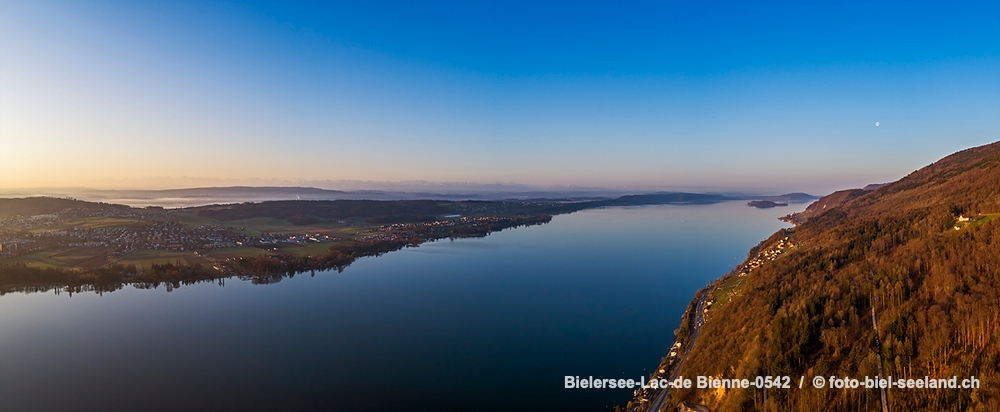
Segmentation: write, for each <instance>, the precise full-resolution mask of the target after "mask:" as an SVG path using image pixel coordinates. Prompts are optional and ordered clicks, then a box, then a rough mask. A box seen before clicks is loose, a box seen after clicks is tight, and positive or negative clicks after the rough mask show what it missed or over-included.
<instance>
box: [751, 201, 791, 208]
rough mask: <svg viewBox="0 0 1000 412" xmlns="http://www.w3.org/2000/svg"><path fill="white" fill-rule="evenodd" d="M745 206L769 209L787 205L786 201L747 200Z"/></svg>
mask: <svg viewBox="0 0 1000 412" xmlns="http://www.w3.org/2000/svg"><path fill="white" fill-rule="evenodd" d="M747 206H753V207H756V208H758V209H770V208H772V207H778V206H788V203H778V202H772V201H770V200H751V201H749V202H747Z"/></svg>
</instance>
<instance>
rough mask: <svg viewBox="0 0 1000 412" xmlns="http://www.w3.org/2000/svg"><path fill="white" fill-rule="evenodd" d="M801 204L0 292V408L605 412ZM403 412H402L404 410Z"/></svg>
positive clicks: (608, 214)
mask: <svg viewBox="0 0 1000 412" xmlns="http://www.w3.org/2000/svg"><path fill="white" fill-rule="evenodd" d="M803 207H804V205H792V206H791V207H784V208H774V209H765V210H761V209H754V208H750V207H747V206H746V205H745V204H744V203H742V202H728V203H721V204H715V205H664V206H644V207H634V208H606V209H596V210H587V211H583V212H577V213H574V214H570V215H559V216H556V217H555V218H554V219H553V220H552V222H551V223H549V224H546V225H542V226H535V227H528V228H519V229H514V230H507V231H503V232H499V233H494V234H492V235H490V236H488V237H486V238H483V239H461V240H456V241H447V240H445V241H438V242H434V243H427V244H424V245H422V246H420V247H418V248H408V249H404V250H402V251H398V252H392V253H389V254H387V255H383V256H381V257H376V258H364V259H361V260H359V261H357V262H355V263H354V264H353V265H351V266H350V267H348V268H347V269H346V270H344V272H343V273H337V272H335V271H334V272H323V273H316V274H315V276H314V277H310V276H309V274H308V273H307V274H300V275H296V276H295V277H294V278H291V279H285V280H283V281H281V282H280V283H277V284H272V285H266V286H261V285H253V284H251V283H249V282H243V281H239V280H236V279H229V280H226V282H225V287H219V286H218V285H216V284H198V285H194V286H184V287H181V288H180V289H175V290H174V291H172V292H170V293H166V292H165V291H164V289H163V288H162V287H161V288H159V289H156V290H137V289H133V288H131V287H126V288H125V289H124V290H121V291H117V292H113V293H106V294H104V295H103V296H99V295H97V294H94V293H82V294H74V295H73V296H72V297H70V296H69V295H68V294H65V293H63V294H60V295H54V294H52V293H48V294H27V295H25V294H9V295H5V296H2V297H0V331H2V333H0V353H3V354H4V356H3V357H0V409H3V410H18V411H22V410H24V411H29V410H105V411H107V410H183V409H190V408H197V409H199V410H225V409H230V410H273V409H288V410H291V409H296V410H297V409H331V408H333V409H337V410H357V409H372V408H375V409H389V408H393V407H397V406H398V407H400V408H401V410H469V409H473V408H475V409H478V410H492V409H497V410H508V409H514V408H519V407H527V406H531V409H535V408H542V407H546V408H552V409H553V410H581V411H584V410H595V411H597V410H608V409H611V408H612V407H613V405H614V404H615V403H616V402H618V403H624V402H626V401H628V400H629V399H630V397H631V391H630V390H604V391H600V390H569V389H563V388H562V385H563V376H565V375H580V376H583V377H586V376H594V377H595V378H598V377H601V378H617V377H623V378H634V379H638V378H639V377H640V376H643V375H648V373H649V372H650V371H651V369H652V368H653V367H655V366H656V365H657V363H658V360H659V358H660V357H661V356H663V355H664V354H665V352H666V348H667V347H668V346H669V345H670V344H671V343H672V341H673V333H672V332H673V330H674V329H675V328H676V327H677V326H678V324H679V321H680V315H681V313H682V312H683V310H684V308H685V307H686V305H687V304H688V302H689V301H690V300H691V298H692V297H693V294H694V292H695V291H696V290H697V289H698V288H700V287H702V286H704V285H705V284H707V283H708V282H709V281H710V280H712V279H715V278H717V277H719V276H721V275H722V274H724V273H726V272H727V271H728V270H730V269H731V268H732V266H733V265H735V264H736V263H738V262H739V261H742V259H743V258H744V257H745V256H746V253H747V251H748V249H749V248H750V247H752V246H754V245H756V244H757V243H758V242H759V241H760V240H762V239H764V238H765V237H767V236H768V235H770V234H771V233H773V232H774V231H775V230H777V229H778V228H780V227H783V226H784V223H782V222H780V221H778V220H777V219H776V218H777V217H778V216H781V215H784V214H787V213H790V212H793V211H798V210H801V209H802V208H803ZM403 407H405V408H403Z"/></svg>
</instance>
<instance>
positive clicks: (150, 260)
mask: <svg viewBox="0 0 1000 412" xmlns="http://www.w3.org/2000/svg"><path fill="white" fill-rule="evenodd" d="M116 263H120V264H122V265H135V266H136V267H138V268H142V269H149V268H150V267H152V265H153V264H154V263H155V264H158V265H163V264H167V263H186V264H189V265H194V264H202V265H209V266H211V265H213V264H214V263H213V262H212V261H211V260H209V259H206V258H204V257H201V256H198V255H196V254H195V253H194V252H174V251H168V250H137V251H135V252H132V253H129V254H128V255H125V256H123V257H122V258H121V259H118V261H117V262H116Z"/></svg>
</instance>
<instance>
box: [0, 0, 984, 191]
mask: <svg viewBox="0 0 1000 412" xmlns="http://www.w3.org/2000/svg"><path fill="white" fill-rule="evenodd" d="M688 3H690V2H648V3H641V2H633V3H627V4H626V3H621V2H603V3H597V2H506V1H505V2H447V3H446V2H435V3H416V2H398V3H392V2H385V3H382V2H353V3H329V2H316V3H308V2H296V3H292V4H279V3H266V2H260V3H229V2H173V1H171V2H115V1H100V2H86V1H81V2H35V1H32V2H24V1H6V2H2V3H0V36H2V37H0V61H2V62H3V64H0V144H2V146H0V147H4V149H3V150H0V187H31V186H80V185H85V186H91V187H94V186H142V185H144V184H149V183H148V182H152V181H153V179H152V178H162V177H171V178H176V179H175V180H174V182H175V184H176V185H179V186H188V185H199V184H220V183H221V184H225V183H226V182H234V183H241V184H245V183H248V182H249V183H253V182H255V181H260V182H268V183H273V182H274V181H275V180H277V181H287V182H289V183H293V184H294V183H300V182H309V181H316V180H339V179H350V180H379V181H405V180H426V181H436V182H480V183H493V182H512V183H521V184H531V185H542V186H566V185H576V186H590V187H608V188H633V189H644V190H664V189H666V190H669V189H698V190H743V189H747V190H762V191H776V192H778V191H793V190H794V191H809V192H814V193H820V194H821V193H825V192H829V191H832V190H836V189H840V188H845V187H857V186H861V185H864V184H866V183H871V182H882V181H888V180H895V179H897V178H899V177H902V176H903V175H905V174H907V173H909V172H911V171H913V170H915V169H917V168H919V167H922V166H924V165H926V164H928V163H930V162H932V161H934V160H936V159H938V158H940V157H942V156H944V155H947V154H949V153H952V152H954V151H957V150H961V149H963V148H967V147H970V146H976V145H980V144H985V143H989V142H992V141H996V140H1000V6H998V5H997V4H996V3H995V2H994V3H988V2H983V3H966V4H946V5H945V4H934V3H927V4H920V3H912V2H911V3H877V4H866V3H843V2H830V3H819V2H809V3H801V2H798V3H792V2H789V3H767V4H757V3H750V2H746V3H719V2H713V3H698V4H688ZM876 121H878V122H879V126H878V127H875V122H876ZM156 181H157V182H162V181H163V179H159V180H156Z"/></svg>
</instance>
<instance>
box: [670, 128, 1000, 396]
mask: <svg viewBox="0 0 1000 412" xmlns="http://www.w3.org/2000/svg"><path fill="white" fill-rule="evenodd" d="M844 193H847V194H848V195H849V196H848V195H845V194H844ZM844 193H840V194H838V195H837V196H838V197H839V198H838V199H836V201H835V202H828V204H829V205H830V206H828V207H827V208H825V209H822V208H820V210H815V208H814V210H815V213H813V214H812V215H811V216H809V217H807V218H806V219H805V221H804V222H801V224H800V225H798V226H797V227H796V228H795V229H794V231H790V232H792V233H791V234H790V242H791V244H792V245H793V246H791V247H789V248H788V249H787V250H786V252H785V253H783V254H782V255H781V256H780V257H778V258H776V259H774V260H772V261H768V262H766V263H765V264H763V265H761V267H759V268H757V269H755V270H753V271H752V272H751V273H750V274H749V275H748V276H747V277H746V281H745V283H744V284H743V286H742V289H741V290H739V291H737V292H735V293H733V295H732V298H731V300H728V301H727V302H718V305H716V306H714V307H712V310H711V311H710V312H709V316H708V318H707V320H706V323H705V326H704V327H703V328H702V332H701V336H700V337H699V339H698V341H697V342H696V343H695V346H694V348H693V351H692V353H691V355H690V357H689V358H688V360H687V362H686V363H685V364H684V367H683V369H682V370H681V375H683V376H696V375H714V376H720V377H727V378H749V379H753V378H754V377H755V376H757V375H761V376H765V375H769V376H775V375H788V376H791V377H792V389H777V390H775V389H772V390H769V391H767V394H766V400H765V394H764V391H763V390H755V389H729V390H717V389H712V390H709V389H700V390H699V389H682V390H675V391H674V392H672V393H671V399H670V402H669V403H668V404H669V405H678V404H679V403H680V402H681V401H685V402H687V403H688V404H702V405H706V406H708V407H709V408H711V409H712V410H718V411H734V410H775V411H778V410H780V411H785V410H794V411H817V410H844V411H853V410H882V405H881V401H880V393H879V392H880V391H879V390H878V389H863V388H859V389H830V388H829V387H827V388H823V389H816V388H813V387H812V385H811V384H810V380H811V378H812V377H814V376H831V375H835V376H839V377H844V376H846V377H852V378H863V377H865V376H872V377H874V376H875V375H882V376H886V375H891V376H893V377H894V378H923V377H924V376H929V377H931V378H951V377H952V376H957V377H958V378H959V379H963V378H967V377H969V376H975V377H976V378H978V379H979V380H980V382H981V388H980V389H972V390H970V389H889V390H888V391H887V392H886V398H887V404H888V405H887V406H888V410H890V411H917V410H942V411H998V410H1000V373H998V364H1000V142H997V143H993V144H990V145H987V146H982V147H977V148H973V149H969V150H965V151H962V152H959V153H956V154H954V155H951V156H948V157H946V158H944V159H942V160H940V161H938V162H936V163H934V164H932V165H930V166H927V167H925V168H923V169H921V170H918V171H916V172H914V173H912V174H910V175H908V176H906V177H904V178H903V179H900V180H899V181H897V182H894V183H891V184H888V185H885V186H882V187H880V188H878V189H876V190H873V191H868V192H864V193H860V192H849V193H848V192H844ZM827 200H828V201H829V199H827ZM821 202H823V200H822V199H821V200H820V201H818V202H817V203H821ZM873 312H874V315H875V316H874V318H875V322H873V316H872V313H873ZM876 325H877V329H876V328H875V326H876ZM880 366H881V369H882V372H881V373H880V372H879V370H880ZM800 376H804V377H805V385H804V389H798V382H799V379H800Z"/></svg>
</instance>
